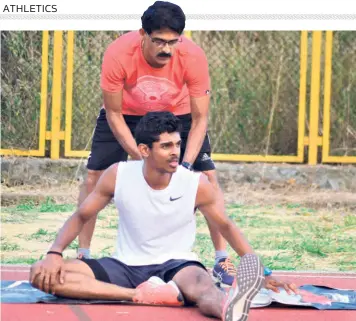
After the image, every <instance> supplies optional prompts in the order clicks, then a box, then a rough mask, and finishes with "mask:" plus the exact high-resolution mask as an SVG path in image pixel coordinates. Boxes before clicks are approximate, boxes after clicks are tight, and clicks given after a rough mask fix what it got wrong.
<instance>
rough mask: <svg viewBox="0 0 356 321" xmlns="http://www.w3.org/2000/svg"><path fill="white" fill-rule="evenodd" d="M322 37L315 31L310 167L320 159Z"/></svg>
mask: <svg viewBox="0 0 356 321" xmlns="http://www.w3.org/2000/svg"><path fill="white" fill-rule="evenodd" d="M321 35H322V32H321V31H313V44H312V66H311V69H312V70H311V89H310V90H311V93H310V119H309V124H310V128H309V155H308V156H309V157H308V158H309V159H308V164H309V165H315V164H316V163H317V157H318V132H319V101H320V55H321Z"/></svg>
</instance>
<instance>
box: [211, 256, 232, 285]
mask: <svg viewBox="0 0 356 321" xmlns="http://www.w3.org/2000/svg"><path fill="white" fill-rule="evenodd" d="M235 275H236V267H235V265H234V264H233V263H232V262H231V261H230V259H229V258H228V257H226V258H222V259H220V260H219V262H218V263H216V264H215V265H214V268H213V276H214V278H215V280H216V281H217V282H220V284H221V286H232V283H233V282H234V278H235Z"/></svg>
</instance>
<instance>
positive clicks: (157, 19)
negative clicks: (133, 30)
mask: <svg viewBox="0 0 356 321" xmlns="http://www.w3.org/2000/svg"><path fill="white" fill-rule="evenodd" d="M141 22H142V28H143V30H145V31H146V32H147V33H148V34H149V35H150V34H151V33H152V32H153V31H156V30H160V29H163V28H168V29H171V30H173V31H175V32H177V33H178V34H180V35H181V34H182V32H183V30H184V28H185V14H184V12H183V10H182V9H181V8H180V7H179V6H178V5H176V4H174V3H171V2H168V1H156V2H155V3H154V4H153V5H152V6H150V7H148V9H147V10H146V11H145V12H144V13H143V15H142V17H141Z"/></svg>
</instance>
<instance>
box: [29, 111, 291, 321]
mask: <svg viewBox="0 0 356 321" xmlns="http://www.w3.org/2000/svg"><path fill="white" fill-rule="evenodd" d="M180 126H181V125H180V120H179V119H178V118H177V117H176V116H174V115H173V114H172V113H170V112H151V113H148V114H147V115H145V116H144V117H143V118H142V119H141V120H140V122H139V124H138V125H137V128H136V131H135V137H136V141H137V145H138V148H139V150H140V153H141V154H142V157H143V160H140V161H129V162H120V163H116V164H113V165H112V166H110V167H109V168H108V169H107V170H106V171H105V172H104V173H103V175H102V176H101V178H100V180H99V182H98V184H97V185H96V187H95V189H94V191H93V192H92V193H91V194H90V195H89V196H88V197H87V198H86V200H85V201H84V202H83V203H82V204H81V206H80V207H79V208H78V210H77V211H76V212H75V213H74V214H73V215H72V216H71V217H70V218H69V219H68V220H67V221H66V222H65V224H64V226H63V227H62V228H61V230H60V231H59V233H58V236H57V238H56V240H55V242H54V243H53V245H52V247H51V248H50V251H49V252H48V253H47V256H46V258H45V259H44V260H42V261H39V262H37V263H35V264H34V265H33V266H32V268H31V273H30V282H31V284H32V285H33V286H35V287H36V288H38V289H40V290H42V291H45V292H47V293H52V294H56V295H60V296H63V297H68V298H76V299H96V300H132V301H134V302H137V303H144V304H166V305H176V306H180V305H183V304H185V303H186V304H192V303H194V304H196V305H197V306H198V307H199V309H200V311H201V313H203V314H204V315H207V316H214V317H218V318H221V319H223V320H234V321H236V320H246V318H247V315H248V311H249V307H250V303H251V300H252V298H253V297H254V295H255V294H256V293H257V292H258V290H259V289H260V287H261V286H262V284H263V280H264V275H263V267H262V264H261V262H260V260H259V258H258V256H257V255H255V254H254V253H253V250H252V248H251V246H250V245H249V243H248V242H247V241H246V239H245V238H244V236H243V235H242V233H241V232H240V230H239V229H238V228H237V226H236V225H235V224H234V223H233V222H232V221H231V220H230V219H229V217H228V216H227V215H226V214H225V213H223V212H221V211H220V208H221V207H219V202H218V197H217V193H216V192H215V189H214V187H213V186H212V184H211V183H210V182H209V180H208V178H207V177H206V176H205V175H202V174H201V173H198V172H193V171H189V170H188V169H186V168H184V167H182V166H180V165H179V154H180V144H181V137H180ZM112 198H113V199H114V202H115V205H116V207H117V209H118V212H119V215H120V224H119V228H118V239H117V252H116V255H115V257H104V258H100V259H97V260H96V259H85V258H82V259H70V260H63V258H62V252H63V251H64V250H65V249H66V248H67V246H68V245H69V244H70V243H71V242H72V241H73V240H74V239H75V238H76V237H77V236H78V234H79V233H80V231H81V229H82V228H83V226H84V224H85V223H86V222H87V221H88V220H90V219H92V218H93V217H95V216H96V215H97V214H98V213H99V211H100V210H102V209H103V208H104V207H105V206H106V205H107V204H108V203H109V202H110V200H111V199H112ZM195 208H199V210H200V211H201V212H202V213H203V215H204V216H205V217H206V219H207V220H209V221H210V222H211V223H213V224H214V225H215V226H216V227H217V228H218V229H219V231H220V232H221V234H222V235H223V236H224V237H225V238H226V240H227V241H228V242H229V244H230V245H231V247H232V248H233V249H234V250H235V252H236V253H237V254H238V255H239V256H241V261H240V265H239V266H238V268H237V276H236V278H235V281H234V284H233V286H232V287H231V290H230V293H229V294H228V295H227V294H226V293H225V292H223V291H221V290H220V289H218V288H217V287H216V286H215V284H214V282H213V280H212V278H211V277H210V275H209V273H208V272H207V270H206V268H205V267H204V265H203V264H201V263H200V262H199V261H198V259H197V256H196V255H195V254H194V253H193V252H192V247H193V243H194V241H195V234H196V226H195ZM236 280H237V281H236ZM265 286H266V287H267V288H270V289H274V290H275V291H278V290H277V288H276V287H278V286H284V287H285V289H286V290H287V291H289V292H290V291H291V290H292V291H296V287H295V285H294V284H289V283H283V282H279V281H278V280H276V279H274V278H272V277H271V276H269V277H266V282H265Z"/></svg>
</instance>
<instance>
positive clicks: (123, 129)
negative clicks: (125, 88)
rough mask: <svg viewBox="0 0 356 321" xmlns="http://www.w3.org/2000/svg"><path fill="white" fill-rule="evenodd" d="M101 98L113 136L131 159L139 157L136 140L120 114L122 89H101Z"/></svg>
mask: <svg viewBox="0 0 356 321" xmlns="http://www.w3.org/2000/svg"><path fill="white" fill-rule="evenodd" d="M103 98H104V106H105V110H106V118H107V120H108V123H109V126H110V129H111V131H112V132H113V134H114V136H115V137H116V139H117V140H118V141H119V143H120V145H121V146H122V148H123V149H124V150H125V151H126V152H127V153H128V154H129V155H130V156H131V158H132V159H141V154H140V152H139V151H138V148H137V144H136V141H135V139H134V137H133V136H132V134H131V131H130V129H129V127H128V126H127V124H126V121H125V119H124V116H123V115H122V89H121V90H120V91H119V92H115V93H112V92H107V91H105V90H103Z"/></svg>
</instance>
